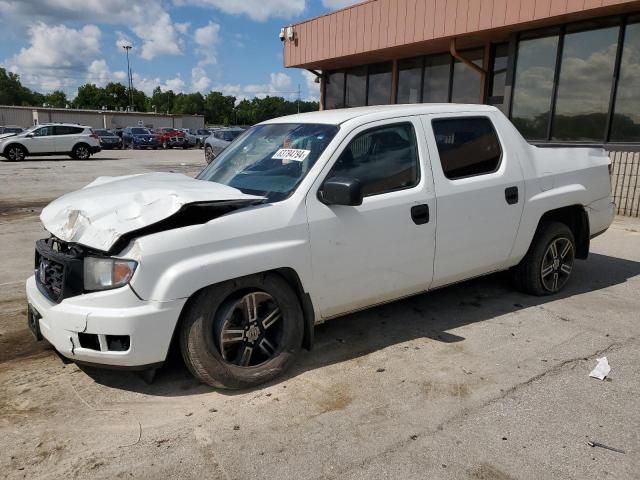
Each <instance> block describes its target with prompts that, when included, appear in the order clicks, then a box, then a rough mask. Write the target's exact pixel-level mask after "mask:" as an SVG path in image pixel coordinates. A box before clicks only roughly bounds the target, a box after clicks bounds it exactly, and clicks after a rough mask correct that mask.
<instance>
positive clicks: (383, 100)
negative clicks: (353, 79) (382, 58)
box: [367, 63, 391, 105]
mask: <svg viewBox="0 0 640 480" xmlns="http://www.w3.org/2000/svg"><path fill="white" fill-rule="evenodd" d="M390 102H391V64H390V63H379V64H377V65H370V66H369V97H368V98H367V105H387V104H389V103H390Z"/></svg>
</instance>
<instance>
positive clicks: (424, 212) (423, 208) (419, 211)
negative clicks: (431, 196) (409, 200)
mask: <svg viewBox="0 0 640 480" xmlns="http://www.w3.org/2000/svg"><path fill="white" fill-rule="evenodd" d="M411 219H412V220H413V223H415V224H416V225H424V224H425V223H429V205H427V204H422V205H414V206H413V207H411Z"/></svg>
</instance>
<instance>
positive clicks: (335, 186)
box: [322, 177, 362, 207]
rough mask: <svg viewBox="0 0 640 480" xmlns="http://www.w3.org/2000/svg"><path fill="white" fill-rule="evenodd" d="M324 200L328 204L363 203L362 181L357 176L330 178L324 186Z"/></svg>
mask: <svg viewBox="0 0 640 480" xmlns="http://www.w3.org/2000/svg"><path fill="white" fill-rule="evenodd" d="M322 202H323V203H326V204H327V205H348V206H353V207H355V206H358V205H362V183H361V182H360V180H358V179H357V178H342V177H334V178H330V179H329V180H327V181H326V182H324V185H323V186H322Z"/></svg>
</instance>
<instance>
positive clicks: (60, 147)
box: [54, 125, 83, 153]
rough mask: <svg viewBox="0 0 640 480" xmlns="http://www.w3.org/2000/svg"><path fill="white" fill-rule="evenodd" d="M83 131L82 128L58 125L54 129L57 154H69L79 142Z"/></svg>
mask: <svg viewBox="0 0 640 480" xmlns="http://www.w3.org/2000/svg"><path fill="white" fill-rule="evenodd" d="M82 131H83V129H82V128H80V127H69V126H66V125H57V126H56V127H55V129H54V133H55V141H56V152H59V153H69V152H71V150H73V147H74V146H75V145H76V143H77V142H78V136H79V135H80V133H82Z"/></svg>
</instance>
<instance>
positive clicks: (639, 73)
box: [611, 23, 640, 142]
mask: <svg viewBox="0 0 640 480" xmlns="http://www.w3.org/2000/svg"><path fill="white" fill-rule="evenodd" d="M639 80H640V23H634V24H631V25H627V30H626V32H625V35H624V50H623V51H622V63H621V64H620V79H619V80H618V93H617V95H616V105H615V110H614V115H613V122H612V125H611V141H615V142H640V95H639V92H640V83H638V82H639Z"/></svg>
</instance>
